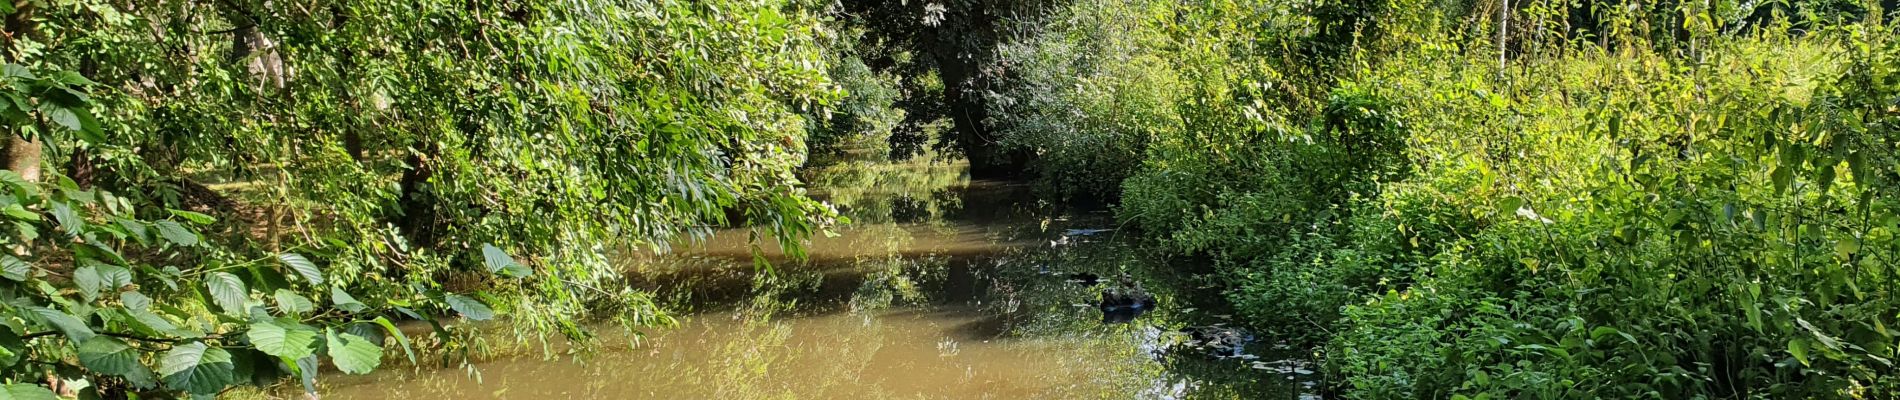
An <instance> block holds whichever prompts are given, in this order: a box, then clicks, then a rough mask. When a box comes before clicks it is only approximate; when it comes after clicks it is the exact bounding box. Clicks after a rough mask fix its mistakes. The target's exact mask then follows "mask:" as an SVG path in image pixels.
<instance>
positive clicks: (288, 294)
mask: <svg viewBox="0 0 1900 400" xmlns="http://www.w3.org/2000/svg"><path fill="white" fill-rule="evenodd" d="M271 297H273V298H276V299H277V310H278V311H282V312H284V313H287V314H304V313H308V312H310V311H311V310H315V309H316V308H317V306H316V305H315V304H311V303H310V299H309V298H306V297H303V295H300V294H297V292H292V291H290V290H287V289H277V293H274V294H272V295H271ZM292 358H295V357H292Z"/></svg>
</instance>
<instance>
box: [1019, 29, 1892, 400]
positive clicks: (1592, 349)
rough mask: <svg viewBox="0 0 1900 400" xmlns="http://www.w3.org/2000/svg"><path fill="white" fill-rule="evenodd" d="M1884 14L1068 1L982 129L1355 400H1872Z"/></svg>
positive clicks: (1887, 268)
mask: <svg viewBox="0 0 1900 400" xmlns="http://www.w3.org/2000/svg"><path fill="white" fill-rule="evenodd" d="M1881 14H1882V12H1881V9H1880V8H1879V5H1878V4H1874V3H1872V2H1869V3H1865V4H1860V3H1850V2H1768V3H1756V2H1733V1H1713V2H1696V3H1693V4H1690V3H1677V2H1660V3H1647V2H1644V3H1635V2H1631V3H1619V2H1580V3H1579V2H1546V1H1525V2H1431V1H1411V0H1351V1H1332V0H1325V1H1314V2H1292V3H1275V2H1255V1H1245V0H1210V1H1188V2H1179V1H1144V0H1104V1H1091V2H1078V3H1077V4H1075V5H1073V6H1072V7H1069V8H1068V9H1067V11H1065V12H1064V14H1063V16H1061V17H1058V18H1054V19H1053V20H1056V21H1064V22H1061V23H1056V24H1051V25H1049V26H1048V27H1047V28H1048V29H1047V30H1046V31H1044V32H1041V33H1039V34H1037V35H1034V36H1032V37H1029V38H1026V39H1024V40H1022V41H1020V42H1017V43H1013V44H1011V45H1009V46H1006V47H1004V48H1003V49H1004V50H1003V51H1002V52H1001V54H1002V56H1001V58H1002V59H1003V61H1002V62H999V64H1000V65H1003V66H1006V67H1007V68H1012V69H1013V70H1011V71H1009V72H1008V73H1006V74H1005V75H1006V76H1009V77H1011V78H1013V79H1017V80H1020V81H1022V82H1021V83H1018V84H1015V85H1012V86H1011V87H1013V88H1015V89H1013V90H1002V91H998V92H995V93H994V94H993V98H992V99H991V100H990V101H989V102H988V103H987V104H989V106H990V107H991V115H992V116H993V117H992V118H993V119H994V120H995V121H998V122H999V123H998V124H997V125H996V126H998V127H1001V131H1000V132H1001V133H1000V136H1001V137H1002V138H1003V139H1002V140H1001V141H1002V142H1003V143H1005V144H1008V145H1011V146H1018V147H1020V148H1023V149H1027V150H1028V151H1030V152H1032V153H1034V154H1037V155H1039V157H1038V158H1037V159H1036V160H1035V161H1033V162H1032V163H1031V164H1030V165H1032V166H1034V168H1036V170H1037V172H1038V174H1037V176H1038V179H1041V181H1042V182H1043V186H1046V187H1050V188H1053V189H1055V191H1054V193H1059V194H1065V195H1068V196H1081V197H1088V196H1120V206H1119V209H1118V214H1119V215H1120V216H1121V218H1122V219H1123V220H1124V221H1126V223H1127V224H1128V225H1129V226H1132V227H1138V228H1140V229H1142V230H1143V231H1145V232H1147V233H1148V235H1149V236H1151V237H1153V238H1155V239H1156V242H1157V243H1156V245H1157V246H1160V247H1162V248H1165V249H1169V250H1171V251H1172V252H1174V253H1176V254H1179V255H1182V256H1185V257H1184V259H1185V260H1189V261H1188V262H1190V263H1200V262H1205V263H1209V264H1212V267H1211V269H1209V271H1210V272H1209V273H1211V274H1214V275H1215V276H1217V277H1219V278H1221V279H1220V280H1221V281H1223V282H1225V283H1226V285H1227V297H1228V299H1229V300H1230V301H1231V302H1232V303H1234V305H1235V306H1236V307H1237V308H1238V309H1239V310H1241V312H1242V313H1243V314H1245V315H1246V317H1247V319H1248V320H1249V321H1250V323H1251V324H1253V325H1254V326H1255V327H1258V328H1261V329H1263V330H1269V331H1273V332H1276V333H1278V334H1279V335H1281V336H1283V337H1292V338H1297V339H1299V341H1300V342H1301V343H1304V344H1305V345H1306V346H1308V347H1309V348H1311V349H1313V350H1314V354H1315V355H1316V356H1317V357H1319V358H1321V359H1322V360H1323V362H1324V365H1325V366H1326V370H1325V371H1324V372H1325V373H1326V374H1327V379H1328V381H1329V382H1331V383H1332V385H1331V386H1330V387H1329V388H1330V390H1331V391H1333V392H1334V394H1337V395H1340V396H1343V397H1346V398H1493V399H1497V398H1633V397H1643V398H1889V397H1894V396H1896V395H1900V382H1897V381H1895V380H1894V378H1893V376H1895V372H1896V370H1895V366H1894V364H1893V360H1894V358H1895V357H1896V356H1900V354H1896V351H1900V347H1896V345H1900V342H1897V341H1896V339H1895V332H1894V331H1893V330H1891V329H1890V327H1889V326H1890V325H1889V324H1888V321H1895V320H1896V319H1900V303H1895V299H1896V296H1895V293H1894V290H1896V289H1895V286H1894V285H1895V282H1900V280H1897V278H1896V275H1897V274H1900V264H1896V262H1895V261H1896V260H1894V259H1893V257H1894V255H1895V254H1900V241H1897V240H1896V238H1895V233H1896V232H1900V210H1896V207H1900V202H1896V201H1895V200H1894V199H1895V197H1894V196H1893V195H1892V193H1893V190H1894V189H1895V187H1896V186H1895V182H1900V181H1896V179H1900V175H1897V174H1900V159H1896V158H1895V154H1900V131H1896V124H1897V123H1900V91H1896V90H1897V89H1900V86H1896V84H1900V81H1897V80H1896V78H1895V76H1894V75H1893V74H1894V71H1895V68H1896V67H1900V61H1897V60H1896V59H1895V57H1896V56H1897V55H1900V44H1896V43H1894V41H1893V37H1894V34H1895V31H1894V28H1892V27H1890V26H1888V25H1886V24H1885V23H1884V22H1883V17H1882V15H1881ZM1137 163H1138V165H1136V164H1137Z"/></svg>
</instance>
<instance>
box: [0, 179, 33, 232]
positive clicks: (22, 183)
mask: <svg viewBox="0 0 1900 400" xmlns="http://www.w3.org/2000/svg"><path fill="white" fill-rule="evenodd" d="M0 182H4V183H6V184H7V186H12V187H13V191H14V193H16V194H20V195H21V196H20V197H39V196H40V185H38V184H35V183H33V182H29V181H27V180H26V177H23V176H20V173H18V172H13V171H12V170H4V169H0ZM36 220H37V218H36Z"/></svg>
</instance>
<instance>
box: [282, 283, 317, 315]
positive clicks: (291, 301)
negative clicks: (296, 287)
mask: <svg viewBox="0 0 1900 400" xmlns="http://www.w3.org/2000/svg"><path fill="white" fill-rule="evenodd" d="M271 297H272V298H274V299H276V300H277V310H278V311H280V312H283V313H285V314H297V315H301V314H304V313H308V312H310V311H311V310H314V309H316V305H315V304H311V303H310V299H309V298H306V297H303V295H300V294H297V292H292V291H290V290H288V289H277V293H274V294H272V295H271Z"/></svg>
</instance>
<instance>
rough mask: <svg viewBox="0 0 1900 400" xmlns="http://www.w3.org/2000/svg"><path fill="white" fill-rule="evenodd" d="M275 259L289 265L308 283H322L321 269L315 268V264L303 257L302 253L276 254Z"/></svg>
mask: <svg viewBox="0 0 1900 400" xmlns="http://www.w3.org/2000/svg"><path fill="white" fill-rule="evenodd" d="M277 259H278V260H279V261H283V262H284V265H288V266H290V269H291V270H293V271H297V276H301V277H303V279H304V280H305V281H308V282H310V284H312V285H321V284H323V271H322V270H320V269H317V264H316V263H313V262H310V259H308V258H304V256H303V255H302V254H297V253H284V254H278V255H277Z"/></svg>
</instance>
